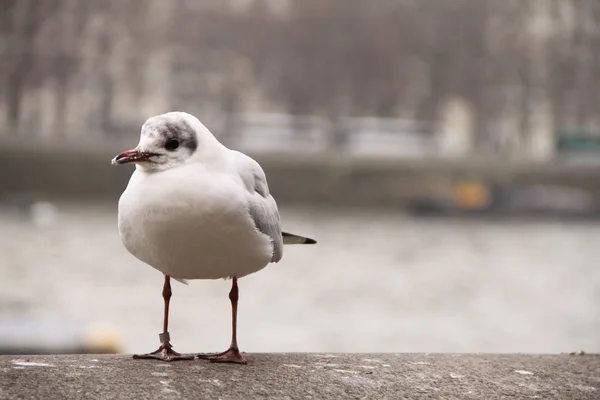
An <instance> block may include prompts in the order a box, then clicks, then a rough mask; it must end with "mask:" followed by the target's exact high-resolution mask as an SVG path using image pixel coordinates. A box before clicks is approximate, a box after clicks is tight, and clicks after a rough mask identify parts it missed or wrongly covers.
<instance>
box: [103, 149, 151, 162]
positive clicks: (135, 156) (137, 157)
mask: <svg viewBox="0 0 600 400" xmlns="http://www.w3.org/2000/svg"><path fill="white" fill-rule="evenodd" d="M157 155H158V154H155V153H150V152H148V151H140V150H137V149H133V150H127V151H124V152H122V153H121V154H119V155H118V156H116V157H115V158H113V159H112V161H111V163H112V165H120V164H127V163H131V162H140V161H148V159H149V158H150V157H152V156H157Z"/></svg>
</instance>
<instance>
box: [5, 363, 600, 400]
mask: <svg viewBox="0 0 600 400" xmlns="http://www.w3.org/2000/svg"><path fill="white" fill-rule="evenodd" d="M245 356H246V357H247V359H248V361H249V364H248V365H232V364H213V363H210V362H208V361H204V360H194V361H178V362H172V363H165V362H160V361H152V360H133V359H132V358H131V356H127V355H51V356H50V355H43V356H39V355H38V356H7V355H4V356H0V399H16V398H19V399H48V400H50V399H83V398H85V399H108V398H110V399H169V398H184V399H187V398H189V399H223V400H229V399H259V398H260V399H263V398H269V399H315V400H316V399H425V398H427V399H438V398H439V399H488V400H491V399H504V398H511V399H578V400H584V399H590V400H591V399H598V398H600V356H599V355H520V354H517V355H504V354H365V353H351V354H310V353H286V354H283V353H274V354H262V353H258V354H246V355H245Z"/></svg>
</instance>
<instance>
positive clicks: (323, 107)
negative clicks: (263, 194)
mask: <svg viewBox="0 0 600 400" xmlns="http://www.w3.org/2000/svg"><path fill="white" fill-rule="evenodd" d="M599 73H600V2H598V1H597V0H528V1H522V0H516V1H508V0H453V1H441V0H419V1H417V0H173V1H169V2H167V1H162V0H119V1H117V0H44V1H43V2H42V1H38V0H0V353H5V354H6V353H12V354H16V353H19V354H22V353H42V352H71V353H72V352H124V353H132V352H147V351H151V350H154V349H155V348H156V347H157V346H158V337H157V334H158V333H159V332H160V331H161V328H162V326H161V323H162V298H161V291H162V282H163V281H162V277H161V275H160V273H159V272H158V271H155V270H154V269H152V268H149V267H147V266H145V265H143V264H142V263H141V262H140V261H138V260H136V259H135V258H134V257H133V256H131V255H130V254H128V253H127V251H126V250H125V249H124V248H123V246H122V245H121V242H120V239H119V236H118V232H117V226H116V211H117V210H116V208H117V201H118V198H119V196H120V193H121V192H122V190H123V189H124V188H125V185H126V184H127V180H128V178H129V176H130V174H131V172H132V171H133V169H132V168H131V167H129V166H125V167H120V168H115V167H112V166H111V165H110V159H111V158H112V157H114V156H115V155H116V154H117V153H119V152H121V151H123V150H126V149H129V148H132V147H135V145H136V143H137V140H138V137H139V129H140V127H141V125H142V123H143V122H144V121H145V119H146V118H148V117H150V116H152V115H155V114H159V113H163V112H167V111H171V110H181V111H187V112H190V113H192V114H194V115H196V116H197V117H198V118H199V119H200V120H201V121H203V122H204V123H205V125H207V126H208V127H209V128H210V129H211V130H212V131H213V132H214V133H215V135H216V136H217V137H218V138H219V140H221V141H222V142H223V143H224V144H226V145H227V146H229V147H232V148H235V149H238V150H242V151H245V152H247V153H248V154H250V155H251V156H253V157H254V158H256V159H257V160H258V161H259V162H260V163H261V164H262V165H263V167H264V169H265V171H266V173H267V177H268V179H269V183H270V186H271V192H272V193H273V194H274V196H275V197H276V199H277V200H278V202H279V205H280V212H281V215H282V220H283V226H284V229H286V230H289V231H293V232H295V233H298V234H302V235H307V236H310V237H314V238H315V239H317V240H318V242H319V244H318V245H316V246H311V247H302V246H295V247H294V246H292V247H289V248H286V254H285V257H284V259H283V261H281V262H280V263H278V264H275V265H271V266H269V267H267V268H266V269H265V270H263V271H261V272H260V273H257V274H254V275H252V276H249V277H247V278H244V279H243V280H241V281H240V313H239V340H240V346H241V348H242V350H244V351H247V352H262V351H326V352H336V351H394V352H412V351H424V352H532V353H541V352H555V353H556V352H571V351H579V350H584V351H587V352H598V351H600V335H598V332H600V310H599V306H600V268H598V261H597V260H598V259H600V246H599V243H600V224H599V223H600V219H599V218H598V216H600V213H599V210H600V163H598V160H600V157H599V156H600V107H599V105H600V79H599V76H600V75H599ZM229 285H230V283H229V282H224V281H197V282H192V283H191V284H190V285H189V286H184V285H181V284H179V283H174V287H173V292H174V294H173V299H172V302H171V323H170V331H171V336H172V338H173V344H174V346H175V349H176V350H178V351H181V352H206V351H220V350H223V349H224V348H225V346H226V345H227V344H228V343H229V337H230V336H229V335H230V305H229V300H228V298H227V294H228V291H229Z"/></svg>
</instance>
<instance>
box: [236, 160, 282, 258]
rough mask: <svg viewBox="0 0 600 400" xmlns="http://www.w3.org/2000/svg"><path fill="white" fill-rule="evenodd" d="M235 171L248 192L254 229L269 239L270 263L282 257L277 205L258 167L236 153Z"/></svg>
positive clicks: (262, 172) (254, 162)
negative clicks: (270, 244) (271, 243)
mask: <svg viewBox="0 0 600 400" xmlns="http://www.w3.org/2000/svg"><path fill="white" fill-rule="evenodd" d="M236 153H237V154H236V169H237V171H238V174H239V176H240V178H241V179H242V182H243V184H244V186H245V187H246V190H247V191H248V210H249V212H250V216H251V217H252V220H253V221H254V225H256V228H257V229H258V230H259V231H260V232H262V233H264V234H265V235H267V236H269V237H270V238H271V241H272V242H273V256H272V257H271V262H277V261H279V260H281V257H282V256H283V238H282V236H281V223H280V219H279V210H278V209H277V203H276V202H275V199H274V198H273V196H271V194H270V193H269V186H268V184H267V178H266V176H265V173H264V171H263V170H262V168H261V167H260V165H259V164H258V163H257V162H256V161H254V160H253V159H252V158H250V157H248V156H246V155H245V154H243V153H239V152H236Z"/></svg>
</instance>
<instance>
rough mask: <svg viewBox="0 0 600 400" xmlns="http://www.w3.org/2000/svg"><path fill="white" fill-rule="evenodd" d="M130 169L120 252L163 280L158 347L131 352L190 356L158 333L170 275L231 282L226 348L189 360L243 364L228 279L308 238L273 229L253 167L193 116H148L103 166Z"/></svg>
mask: <svg viewBox="0 0 600 400" xmlns="http://www.w3.org/2000/svg"><path fill="white" fill-rule="evenodd" d="M126 163H135V166H136V168H135V171H134V172H133V175H132V176H131V178H130V180H129V183H128V185H127V188H126V189H125V191H124V192H123V194H122V195H121V198H120V199H119V217H118V226H119V234H120V236H121V240H122V242H123V245H124V246H125V248H126V249H127V250H128V251H129V252H130V253H131V254H132V255H134V256H135V257H136V258H138V259H140V260H141V261H143V262H145V263H146V264H148V265H150V266H152V267H154V268H156V269H157V270H159V271H160V272H162V273H163V274H164V276H165V281H164V286H163V299H164V303H165V306H164V323H163V333H161V334H160V335H159V338H160V342H161V345H160V347H159V348H158V350H156V351H154V352H152V353H148V354H143V355H134V358H153V359H159V360H165V361H173V360H184V359H193V358H194V356H192V355H182V354H179V353H177V352H176V351H174V350H173V349H172V346H171V343H170V337H169V336H170V335H169V332H168V319H169V300H170V298H171V284H170V278H173V279H176V280H178V281H181V282H183V283H185V280H188V279H221V278H222V279H227V278H231V279H232V282H233V283H232V287H231V291H230V292H229V299H230V300H231V309H232V338H231V345H230V347H229V349H227V350H226V351H224V352H222V353H218V354H202V355H199V356H198V357H199V358H206V359H210V360H211V361H217V362H237V363H243V364H245V363H246V360H245V359H244V357H243V356H242V354H240V351H239V348H238V344H237V334H236V321H237V302H238V286H237V280H238V279H239V278H242V277H244V276H246V275H248V274H252V273H254V272H257V271H260V270H261V269H263V268H264V267H266V266H267V265H268V264H269V263H271V262H278V261H279V260H281V257H282V255H283V245H284V244H312V243H316V242H315V241H314V240H313V239H309V238H306V237H302V236H298V235H293V234H289V233H286V232H282V231H281V226H280V219H279V211H278V210H277V204H276V202H275V199H274V198H273V196H271V194H270V193H269V187H268V185H267V179H266V177H265V173H264V172H263V170H262V168H261V167H260V165H259V164H258V163H257V162H256V161H255V160H253V159H252V158H250V157H248V156H247V155H245V154H243V153H241V152H239V151H235V150H230V149H228V148H227V147H225V146H224V145H223V144H221V143H220V142H219V141H218V140H217V139H216V138H215V137H214V136H213V134H212V133H211V132H210V131H209V130H208V129H207V128H206V127H205V126H204V125H203V124H202V123H201V122H200V121H199V120H198V119H197V118H196V117H194V116H193V115H191V114H188V113H185V112H169V113H166V114H161V115H157V116H154V117H151V118H149V119H148V120H147V121H146V122H145V123H144V125H143V126H142V129H141V135H140V141H139V143H138V145H137V147H136V148H135V149H133V150H128V151H125V152H123V153H121V154H119V155H118V156H116V157H115V158H114V159H113V160H112V164H113V165H119V164H126Z"/></svg>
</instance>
